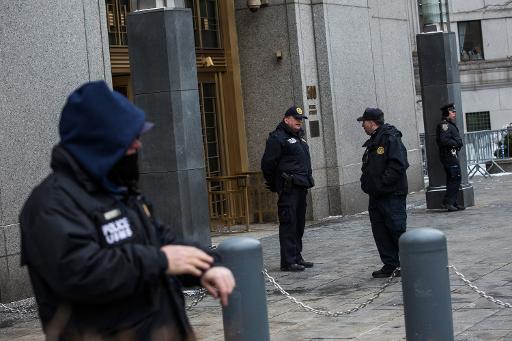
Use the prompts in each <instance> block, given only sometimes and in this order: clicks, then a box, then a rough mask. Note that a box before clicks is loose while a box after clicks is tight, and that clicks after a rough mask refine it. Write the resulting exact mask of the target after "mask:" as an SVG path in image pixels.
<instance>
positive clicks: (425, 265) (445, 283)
mask: <svg viewBox="0 0 512 341" xmlns="http://www.w3.org/2000/svg"><path fill="white" fill-rule="evenodd" d="M399 244H400V245H399V246H400V267H401V273H402V291H403V296H404V315H405V333H406V337H407V340H408V341H414V340H418V341H419V340H432V341H450V340H453V321H452V302H451V296H450V279H449V273H448V271H449V269H448V254H447V249H446V238H445V236H444V234H443V233H442V232H441V231H438V230H434V229H429V228H419V229H413V230H411V231H409V232H406V233H404V234H403V235H402V237H400V241H399Z"/></svg>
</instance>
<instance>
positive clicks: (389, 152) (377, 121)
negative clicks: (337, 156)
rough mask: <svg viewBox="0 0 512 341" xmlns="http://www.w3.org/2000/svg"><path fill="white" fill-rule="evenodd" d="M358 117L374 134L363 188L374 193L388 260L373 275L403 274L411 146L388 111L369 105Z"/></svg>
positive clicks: (371, 208)
mask: <svg viewBox="0 0 512 341" xmlns="http://www.w3.org/2000/svg"><path fill="white" fill-rule="evenodd" d="M357 120H358V121H360V122H362V127H363V129H364V131H365V132H366V134H367V135H369V136H370V138H369V139H368V140H367V141H366V142H365V143H364V144H363V147H365V148H366V150H365V152H364V155H363V165H362V167H361V171H362V174H361V189H362V190H363V191H364V192H365V193H367V194H368V195H369V196H370V201H369V204H368V212H369V213H370V222H371V225H372V232H373V238H374V239H375V244H376V245H377V250H378V251H379V255H380V259H381V260H382V263H384V265H383V266H382V268H381V269H379V270H376V271H374V272H373V273H372V276H373V277H374V278H383V277H389V276H391V275H392V274H393V273H395V275H396V276H400V272H399V270H397V268H398V267H400V260H399V258H398V239H399V238H400V236H401V235H402V233H404V232H405V230H406V225H407V213H406V211H405V206H406V196H407V193H408V186H407V174H406V170H407V168H408V167H409V163H408V162H407V149H406V148H405V146H404V145H403V143H402V133H401V132H400V131H399V130H397V129H396V128H395V127H394V126H392V125H389V124H387V123H384V113H383V112H382V110H380V109H379V108H366V110H365V111H364V113H363V116H361V117H359V118H358V119H357Z"/></svg>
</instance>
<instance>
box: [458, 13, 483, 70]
mask: <svg viewBox="0 0 512 341" xmlns="http://www.w3.org/2000/svg"><path fill="white" fill-rule="evenodd" d="M457 30H458V32H459V53H460V60H461V61H462V62H467V61H471V60H481V59H484V50H483V44H482V26H481V24H480V20H473V21H459V22H458V23H457Z"/></svg>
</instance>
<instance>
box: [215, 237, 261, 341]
mask: <svg viewBox="0 0 512 341" xmlns="http://www.w3.org/2000/svg"><path fill="white" fill-rule="evenodd" d="M217 251H218V252H219V253H220V255H221V256H222V263H223V264H224V265H225V266H226V267H228V268H229V269H230V270H231V271H232V272H233V275H234V276H235V280H236V287H235V290H234V291H233V293H232V294H231V296H229V304H228V306H227V307H223V308H222V316H223V321H224V338H225V340H226V341H239V340H244V341H250V340H254V341H266V340H270V335H269V330H268V314H267V292H266V290H265V278H264V277H263V273H262V270H263V255H262V251H261V244H260V242H259V241H257V240H256V239H252V238H244V237H234V238H229V239H226V240H225V241H223V242H222V243H220V244H219V246H218V248H217Z"/></svg>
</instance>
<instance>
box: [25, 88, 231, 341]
mask: <svg viewBox="0 0 512 341" xmlns="http://www.w3.org/2000/svg"><path fill="white" fill-rule="evenodd" d="M149 126H150V125H149V124H148V123H147V122H145V120H144V112H143V111H141V110H140V109H138V108H137V107H135V106H134V105H133V104H131V103H130V102H129V101H128V100H127V99H126V98H125V97H124V96H122V95H121V94H119V93H116V92H113V91H111V90H110V89H109V88H108V86H107V85H106V84H105V82H103V81H99V82H91V83H86V84H85V85H83V86H82V87H80V88H79V89H77V90H75V91H74V92H73V93H72V94H71V95H70V96H69V97H68V100H67V102H66V104H65V106H64V108H63V109H62V114H61V118H60V123H59V135H60V142H59V144H58V145H56V146H55V147H54V149H53V153H52V161H51V167H52V170H53V172H52V173H51V174H50V175H49V176H48V177H47V178H46V179H45V180H44V181H43V182H42V183H41V184H40V185H38V186H37V187H36V188H35V189H34V191H33V192H32V193H31V195H30V197H29V198H28V200H27V202H26V203H25V205H24V207H23V210H22V212H21V214H20V227H21V261H22V264H24V265H27V266H28V272H29V275H30V280H31V283H32V288H33V290H34V294H35V298H36V301H37V304H38V308H39V316H40V319H41V324H42V326H43V330H44V332H45V334H46V339H47V340H51V341H56V340H59V341H63V340H93V339H94V340H121V339H122V340H140V341H145V340H164V341H171V340H194V339H195V337H194V333H193V331H192V329H191V327H190V324H189V321H188V318H187V315H186V313H185V307H184V298H183V294H182V284H187V285H203V286H204V287H206V288H207V289H208V291H210V292H211V293H212V294H213V295H214V296H216V297H220V298H221V301H222V304H224V305H226V304H227V298H228V295H229V294H230V293H231V291H232V290H233V287H234V279H233V276H232V274H231V271H229V270H228V269H227V268H224V267H222V266H216V265H219V264H218V263H217V264H215V263H214V257H216V255H215V254H212V253H210V252H209V250H206V249H204V248H202V247H200V246H192V244H191V243H185V242H184V241H180V240H179V239H178V238H177V237H176V235H175V233H174V232H173V231H171V230H170V229H168V228H166V227H165V226H163V225H162V224H161V223H159V221H158V220H157V219H156V218H155V216H154V215H153V210H152V207H151V205H150V204H149V202H148V201H147V200H146V199H145V198H144V196H143V195H142V194H141V193H140V192H139V191H138V189H137V180H138V174H139V173H138V166H137V153H138V150H139V149H140V148H141V146H142V144H141V142H140V140H139V135H140V134H141V133H142V132H144V131H145V130H147V129H148V128H149ZM209 253H210V254H209Z"/></svg>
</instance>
